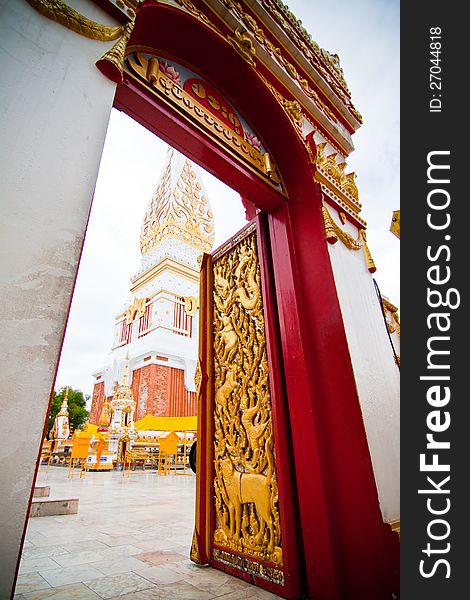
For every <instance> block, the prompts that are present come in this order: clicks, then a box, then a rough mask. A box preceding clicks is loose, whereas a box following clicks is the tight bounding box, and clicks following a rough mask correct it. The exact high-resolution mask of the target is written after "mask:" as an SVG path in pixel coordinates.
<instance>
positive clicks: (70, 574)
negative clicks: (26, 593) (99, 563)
mask: <svg viewBox="0 0 470 600" xmlns="http://www.w3.org/2000/svg"><path fill="white" fill-rule="evenodd" d="M40 574H41V576H42V577H44V579H45V580H46V581H47V582H48V583H49V584H50V585H51V586H52V587H60V586H63V585H68V584H69V583H83V582H84V581H85V580H87V579H94V578H96V577H102V575H103V574H102V573H101V571H98V569H96V568H95V567H92V566H90V565H89V564H84V565H74V566H71V567H63V568H59V569H49V570H47V571H40Z"/></svg>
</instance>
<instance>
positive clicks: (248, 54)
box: [227, 27, 256, 67]
mask: <svg viewBox="0 0 470 600" xmlns="http://www.w3.org/2000/svg"><path fill="white" fill-rule="evenodd" d="M227 41H228V43H229V44H230V45H231V46H233V47H234V48H235V50H236V51H237V52H238V54H239V55H240V56H241V57H242V58H243V60H245V61H246V62H247V63H248V64H249V65H251V66H252V67H256V63H255V61H254V60H253V58H254V56H255V55H256V50H255V47H254V44H253V40H252V39H251V37H250V36H249V35H248V32H247V30H246V29H244V28H243V27H237V29H235V31H234V32H233V35H227Z"/></svg>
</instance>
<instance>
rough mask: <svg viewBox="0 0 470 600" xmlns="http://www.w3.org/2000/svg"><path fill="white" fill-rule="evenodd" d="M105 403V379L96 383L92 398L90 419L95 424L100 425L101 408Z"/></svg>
mask: <svg viewBox="0 0 470 600" xmlns="http://www.w3.org/2000/svg"><path fill="white" fill-rule="evenodd" d="M103 404H104V381H100V383H95V385H94V386H93V396H92V400H91V408H90V416H89V417H88V420H89V421H90V423H93V424H94V425H98V422H99V420H100V415H101V410H102V408H103Z"/></svg>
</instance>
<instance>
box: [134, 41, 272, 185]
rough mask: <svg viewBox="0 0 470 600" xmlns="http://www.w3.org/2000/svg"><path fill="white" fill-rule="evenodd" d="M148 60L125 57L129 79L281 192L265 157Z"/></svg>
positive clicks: (139, 55)
mask: <svg viewBox="0 0 470 600" xmlns="http://www.w3.org/2000/svg"><path fill="white" fill-rule="evenodd" d="M153 58H155V61H156V62H153V65H152V68H151V69H149V64H150V61H153ZM153 58H152V59H150V60H147V59H146V58H145V56H143V54H142V52H135V53H134V54H132V55H129V56H127V57H126V61H125V68H126V72H127V73H129V75H130V76H133V77H136V76H138V78H139V80H143V82H144V84H145V85H146V86H147V88H148V89H149V90H150V91H151V92H153V93H154V94H156V95H157V96H158V97H159V98H160V99H162V100H163V101H164V102H165V103H166V104H168V105H170V106H171V107H172V108H173V109H174V110H176V111H177V112H178V113H179V114H181V115H183V116H184V117H185V118H187V119H188V120H190V121H191V122H192V123H193V124H194V125H195V126H196V127H198V128H199V129H202V131H204V132H205V133H206V134H208V135H210V136H211V137H212V138H213V139H214V140H215V141H217V143H219V144H220V145H222V146H223V147H224V148H226V149H228V150H229V151H230V152H231V153H232V155H234V156H235V157H236V158H237V159H238V160H241V161H242V162H243V163H244V164H246V165H247V166H248V167H249V168H250V169H251V170H252V171H254V172H255V173H257V174H258V175H261V176H262V177H263V179H264V181H266V182H268V183H270V185H272V186H273V187H274V188H275V189H276V190H277V191H279V192H282V191H283V190H281V189H280V186H281V183H280V181H281V180H280V176H279V173H278V170H277V167H276V165H275V164H274V162H273V161H272V159H271V160H270V162H269V168H268V165H267V164H266V159H265V155H264V154H262V153H261V152H259V151H258V150H257V149H256V148H254V147H253V146H252V145H251V144H249V143H248V142H247V141H246V140H245V139H244V138H243V137H241V136H239V135H238V134H237V133H236V132H235V131H233V130H232V129H230V128H229V127H227V126H226V125H225V123H223V122H222V121H221V120H219V119H218V118H217V117H216V116H214V115H213V114H212V113H210V112H208V111H207V110H206V109H205V108H204V106H202V104H200V103H199V102H197V100H195V99H194V98H193V97H192V96H190V95H189V94H187V93H186V92H185V91H184V90H183V89H182V88H181V87H180V85H178V83H176V82H175V81H173V80H172V79H170V78H169V77H167V76H166V75H165V74H164V73H163V72H162V71H161V70H160V69H159V66H158V64H156V63H158V59H157V57H153Z"/></svg>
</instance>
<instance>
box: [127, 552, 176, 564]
mask: <svg viewBox="0 0 470 600" xmlns="http://www.w3.org/2000/svg"><path fill="white" fill-rule="evenodd" d="M134 558H137V559H138V560H141V561H142V562H145V563H147V564H149V565H153V566H156V567H157V566H159V565H167V564H170V563H178V562H180V561H181V554H178V553H176V552H170V551H168V550H156V551H155V552H143V553H141V554H135V555H134Z"/></svg>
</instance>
